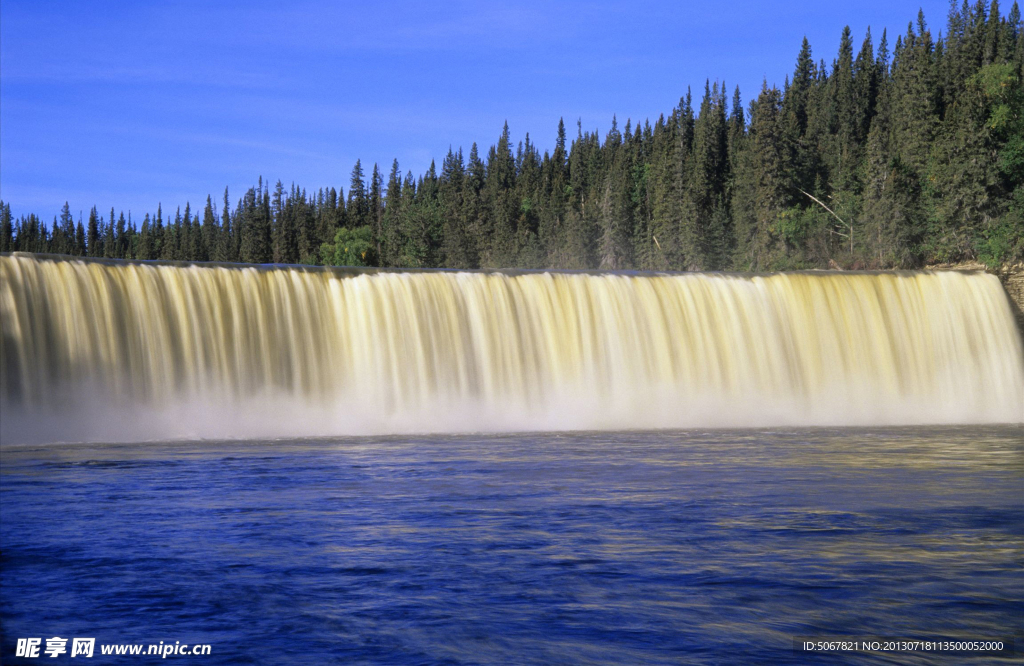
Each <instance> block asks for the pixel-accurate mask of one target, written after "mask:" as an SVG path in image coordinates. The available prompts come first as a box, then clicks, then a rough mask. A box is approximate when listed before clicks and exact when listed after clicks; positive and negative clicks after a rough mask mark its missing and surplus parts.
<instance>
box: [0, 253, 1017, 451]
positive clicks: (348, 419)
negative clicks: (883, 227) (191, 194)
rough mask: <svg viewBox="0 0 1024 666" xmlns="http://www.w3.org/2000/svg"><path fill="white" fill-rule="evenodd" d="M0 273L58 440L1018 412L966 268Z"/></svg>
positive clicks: (2, 352)
mask: <svg viewBox="0 0 1024 666" xmlns="http://www.w3.org/2000/svg"><path fill="white" fill-rule="evenodd" d="M0 276H2V284H0V317H2V339H0V340H2V341H0V345H2V348H0V356H2V359H3V377H2V387H3V388H2V394H3V399H4V401H5V403H6V404H7V405H8V406H9V407H10V408H11V409H16V410H17V411H19V412H22V413H26V414H29V413H30V414H32V416H31V418H28V419H25V421H26V422H29V423H37V422H38V421H39V418H40V417H39V414H42V413H44V412H46V411H48V410H49V411H57V412H60V413H63V414H65V415H70V414H72V413H74V412H75V411H76V410H78V409H79V407H81V409H82V410H83V413H86V412H87V413H88V415H89V417H88V418H86V417H84V416H79V417H76V420H75V423H76V425H75V426H74V427H72V428H71V429H72V432H70V433H68V434H67V435H66V436H67V437H69V438H77V437H78V435H80V436H82V437H84V438H89V437H91V436H90V435H87V434H85V433H87V432H91V431H93V430H97V429H99V430H103V428H102V427H100V426H99V425H97V424H99V423H105V424H106V426H109V427H108V428H107V429H108V430H109V429H111V428H113V429H114V430H117V428H127V429H129V430H130V429H132V428H135V430H136V432H134V433H133V434H132V435H131V436H144V435H146V433H150V434H151V436H154V437H161V436H190V435H194V436H224V435H234V436H246V435H252V434H254V433H258V434H261V435H272V436H273V435H310V434H360V433H387V432H401V431H448V430H508V429H517V430H527V429H605V428H650V427H688V426H725V425H729V426H732V425H740V426H742V425H767V424H793V425H797V424H837V425H838V424H915V423H953V422H974V423H980V422H1021V421H1024V354H1022V349H1021V341H1020V336H1019V334H1018V332H1017V330H1016V327H1015V324H1014V320H1013V317H1012V314H1011V311H1010V308H1009V304H1008V302H1007V298H1006V295H1005V293H1004V292H1003V290H1002V288H1001V286H1000V284H999V282H998V280H997V279H996V278H995V277H992V276H990V275H985V274H981V273H958V272H919V273H900V274H861V273H849V274H847V273H822V274H808V273H802V274H775V275H765V276H738V275H718V274H681V275H680V274H673V275H622V274H597V275H595V274H570V273H528V274H516V275H508V274H501V273H468V272H466V273H459V272H416V273H399V272H390V273H389V272H374V273H363V274H359V273H351V272H349V273H342V272H332V271H330V270H309V271H305V270H298V269H272V270H267V269H257V268H253V267H244V268H231V267H215V266H171V265H150V264H138V263H134V264H133V263H117V264H114V263H101V262H89V261H72V260H52V259H42V258H34V257H32V256H29V255H13V256H4V257H0ZM12 405H15V406H16V408H15V407H11V406H12ZM11 409H9V410H7V411H11ZM97 410H99V412H105V413H103V414H100V415H97V413H96V412H97ZM228 416H230V417H231V418H226V417H228ZM5 420H7V419H5ZM20 427H21V426H19V428H20ZM76 429H77V430H76ZM139 429H141V430H139ZM13 432H14V431H13V430H11V429H8V430H7V435H8V436H9V437H10V436H13V435H12V433H13ZM75 433H78V435H76V434H75ZM140 433H141V435H140ZM54 436H57V435H54ZM104 436H105V437H109V436H110V434H109V433H105V434H104ZM126 436H128V435H126Z"/></svg>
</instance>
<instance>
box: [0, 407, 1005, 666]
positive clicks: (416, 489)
mask: <svg viewBox="0 0 1024 666" xmlns="http://www.w3.org/2000/svg"><path fill="white" fill-rule="evenodd" d="M0 546H2V555H0V557H2V559H0V621H2V652H0V661H2V663H5V664H6V663H12V664H13V663H79V662H84V663H137V662H140V661H141V662H145V663H149V662H153V661H163V660H161V659H160V658H159V657H155V656H151V657H145V656H143V657H130V656H120V657H104V656H102V655H100V654H99V652H100V648H99V647H98V646H99V645H101V644H114V643H140V644H142V643H145V644H154V643H159V642H161V641H163V642H164V643H165V644H166V643H175V642H176V641H177V642H180V643H183V644H197V643H198V644H208V645H210V646H211V651H210V654H209V655H207V656H171V657H168V658H167V659H168V660H170V661H172V662H177V663H181V662H187V663H196V664H291V663H296V664H316V663H346V664H348V663H367V664H376V663H381V664H533V663H536V664H549V663H571V664H623V663H645V664H662V663H664V664H675V663H709V664H718V663H749V662H773V663H807V662H809V661H811V662H814V663H833V662H835V661H837V660H838V661H845V662H848V663H937V662H943V663H945V662H947V661H948V662H949V663H960V662H963V661H964V660H965V659H967V657H964V656H962V655H961V656H957V657H955V658H953V657H948V658H947V657H942V656H941V655H936V654H923V655H909V654H901V655H897V654H889V655H885V654H867V653H858V654H847V655H844V656H838V655H829V656H828V657H824V656H820V657H819V656H811V655H808V654H805V653H798V652H796V651H795V650H794V648H793V638H794V637H795V636H888V637H918V638H943V639H958V638H985V639H999V640H1004V641H1005V640H1014V639H1015V640H1016V641H1017V644H1018V651H1017V653H1016V654H1017V656H1016V657H1003V658H1001V659H1004V660H1005V659H1008V660H1011V661H1012V660H1014V659H1019V658H1020V655H1021V653H1022V651H1021V649H1020V648H1024V645H1022V643H1024V634H1022V630H1024V573H1022V571H1024V569H1022V565H1024V431H1022V428H1021V426H992V427H988V426H977V427H942V428H886V429H825V428H815V429H793V430H772V431H766V430H739V431H725V430H711V431H688V432H616V433H557V434H556V433H552V434H535V433H531V434H517V435H459V436H452V435H439V436H421V437H389V438H353V439H331V440H324V439H318V440H301V441H266V442H255V441H246V442H240V441H229V442H174V443H140V444H132V445H127V444H117V445H114V444H110V445H94V444H78V445H49V446H33V447H10V446H7V447H4V448H2V449H0ZM53 636H61V637H64V638H69V637H76V636H83V637H85V636H87V637H95V638H96V644H97V647H96V653H95V655H94V657H93V658H92V659H82V658H80V657H76V658H74V659H72V658H70V655H69V654H62V655H60V656H59V657H57V658H50V657H47V656H46V655H41V656H40V657H39V658H35V659H24V660H22V659H19V658H18V657H16V656H15V650H16V647H15V644H16V640H17V639H18V638H21V637H41V638H42V639H43V640H44V647H45V639H46V638H49V637H53ZM70 644H71V643H70V641H69V643H68V645H69V646H70ZM69 652H70V650H69ZM993 659H994V660H996V661H999V659H995V658H986V659H985V660H986V661H987V660H993ZM104 660H106V661H104Z"/></svg>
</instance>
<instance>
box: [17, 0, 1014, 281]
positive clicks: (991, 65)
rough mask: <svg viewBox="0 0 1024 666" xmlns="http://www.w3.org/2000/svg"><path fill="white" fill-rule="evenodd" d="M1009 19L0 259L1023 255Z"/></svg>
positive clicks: (583, 264)
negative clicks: (572, 132) (771, 82)
mask: <svg viewBox="0 0 1024 666" xmlns="http://www.w3.org/2000/svg"><path fill="white" fill-rule="evenodd" d="M1022 28H1024V25H1022V22H1021V15H1020V10H1019V8H1018V6H1017V4H1016V2H1015V3H1014V4H1013V7H1012V8H1011V10H1010V11H1009V13H1008V14H1007V15H1006V16H1005V17H1004V16H1002V14H1001V12H1000V10H999V6H998V0H993V2H991V4H989V3H987V2H985V0H979V2H977V3H976V4H975V5H973V6H968V4H967V3H966V2H965V4H964V5H963V6H962V7H961V8H959V9H953V10H952V11H951V12H950V15H949V18H948V24H947V28H946V30H945V34H944V35H940V36H939V37H937V38H936V37H933V36H932V33H931V31H930V30H929V29H928V27H927V25H926V24H925V20H924V17H923V15H921V14H919V15H918V20H917V23H916V25H915V24H911V25H909V26H908V28H907V31H906V34H903V35H901V36H899V37H898V38H897V39H896V42H895V44H894V45H893V46H892V49H891V53H890V45H889V43H888V40H887V38H886V35H885V33H883V34H882V37H881V40H880V43H879V45H878V47H877V49H876V47H875V45H874V43H873V41H872V37H871V33H870V31H869V32H868V35H867V36H866V37H865V38H864V41H863V42H862V44H861V46H860V48H859V49H856V50H855V48H854V43H853V41H852V39H851V35H850V30H849V28H846V29H845V30H843V33H842V38H841V41H840V46H839V53H838V55H837V56H836V58H835V60H834V61H833V63H832V65H831V67H827V66H826V65H825V63H824V62H823V61H822V62H818V63H815V61H814V60H813V58H812V56H811V47H810V45H809V44H808V43H807V40H806V39H805V40H804V43H803V45H802V47H801V49H800V52H799V55H798V56H797V62H796V70H795V71H794V73H793V76H792V79H790V78H788V77H787V80H786V83H785V85H784V87H783V88H782V90H779V89H777V88H775V87H771V88H769V87H767V86H765V87H763V88H762V90H761V92H760V94H759V95H758V96H757V98H756V99H755V100H754V101H753V102H751V104H750V105H749V108H748V109H746V110H744V109H743V107H742V105H741V103H740V95H739V89H738V88H737V89H736V91H735V93H734V94H733V96H732V100H731V102H730V101H729V100H728V99H727V93H726V90H725V86H724V85H722V86H719V85H718V84H717V83H715V84H711V85H708V84H705V87H704V91H703V94H702V95H701V99H700V102H699V105H698V106H697V107H696V109H695V108H694V104H693V99H692V98H691V95H690V93H689V92H688V93H687V94H686V95H685V96H684V97H683V99H682V100H681V101H680V104H679V106H678V107H677V108H676V109H674V110H673V111H672V113H671V114H669V115H668V116H667V117H665V116H662V117H660V118H658V120H657V121H656V122H655V123H654V124H653V126H652V125H651V124H650V123H647V122H645V123H644V124H643V125H641V124H639V123H638V124H637V125H636V126H633V125H632V124H631V123H630V122H628V121H627V122H626V124H625V127H624V128H623V129H621V130H620V128H619V126H618V123H617V122H616V120H615V119H613V120H612V126H611V130H610V131H609V132H608V133H607V134H606V135H605V137H604V138H603V141H602V139H601V137H600V136H599V135H598V134H597V133H596V132H587V131H583V130H582V128H581V127H579V126H577V132H576V136H575V138H574V139H572V141H571V143H570V142H569V138H568V137H567V135H566V131H565V126H564V124H563V123H562V122H559V127H558V139H557V141H556V144H555V147H554V150H552V151H551V152H547V151H545V152H544V153H543V155H542V154H541V153H540V151H539V149H538V148H537V146H535V145H534V144H533V143H532V142H531V141H530V138H529V135H526V139H525V141H523V142H521V143H519V145H518V146H513V144H512V141H511V139H510V137H509V129H508V125H507V124H506V126H505V128H504V130H503V131H502V134H501V136H500V138H499V139H498V142H497V144H496V145H494V146H492V147H491V148H490V149H489V150H488V151H487V153H486V155H481V154H480V153H479V152H478V150H477V147H476V145H475V144H474V145H473V147H472V149H471V150H470V152H469V155H468V157H467V156H465V155H464V154H463V152H462V150H461V149H460V150H459V151H457V152H455V151H451V150H449V153H448V155H447V156H446V157H445V159H444V161H443V163H442V165H441V168H440V172H438V170H437V169H436V167H435V165H434V164H433V163H432V164H431V166H430V168H429V169H428V170H427V172H426V173H425V174H423V175H422V176H419V177H414V176H413V175H412V174H411V173H405V174H404V175H403V174H402V172H401V171H400V169H399V165H398V162H397V160H396V161H395V162H394V163H393V164H392V166H391V169H390V172H389V173H388V174H384V173H382V172H381V171H380V170H379V169H378V168H377V166H376V165H374V167H373V170H372V173H371V174H370V175H369V178H367V177H366V174H365V173H364V171H363V168H362V165H361V164H360V163H359V162H356V165H355V168H354V169H353V171H352V177H351V181H350V183H349V186H348V187H349V189H348V194H347V197H346V196H345V195H344V194H343V190H341V189H338V190H335V189H334V188H328V189H321V190H319V191H317V192H315V193H309V192H307V191H306V190H305V189H302V188H299V187H296V186H294V185H293V186H291V187H290V188H288V189H285V188H284V187H283V186H282V184H281V183H280V181H278V183H277V184H276V187H274V188H273V189H271V188H270V186H269V184H265V183H264V182H263V181H262V179H260V182H259V184H258V185H257V186H255V187H253V188H251V189H250V190H249V191H248V192H246V193H245V196H243V197H242V198H241V199H240V200H238V201H237V202H236V204H235V206H234V207H233V208H232V207H231V206H230V201H229V199H228V192H227V190H225V192H224V198H223V201H222V202H221V201H218V202H217V203H214V201H213V200H212V198H211V197H208V198H207V200H206V205H205V206H204V207H203V209H202V210H199V209H196V210H192V208H191V206H190V205H188V204H186V206H185V210H184V211H181V210H180V209H179V210H178V211H176V212H175V214H174V216H173V218H172V217H171V216H169V215H168V216H166V217H165V214H164V211H163V210H162V209H161V208H160V207H158V208H157V211H156V213H155V214H147V215H145V217H144V218H143V219H142V221H141V222H139V221H138V220H133V219H131V216H130V215H129V216H128V219H126V216H125V215H124V213H119V214H116V215H115V211H114V210H111V211H110V214H109V216H104V215H102V214H100V213H98V212H97V210H96V209H95V208H94V209H93V210H92V211H91V213H90V214H89V217H88V220H87V221H84V222H83V220H81V219H79V220H78V221H77V223H76V221H75V220H74V219H73V216H72V214H71V212H70V210H69V207H68V206H67V205H66V204H65V206H64V210H63V212H62V214H61V216H60V218H59V219H55V220H54V222H53V224H52V225H46V224H43V223H42V222H41V221H40V220H39V218H38V217H36V216H35V215H28V216H26V217H22V218H21V219H19V220H17V221H14V220H12V218H11V212H10V206H9V204H0V208H2V210H0V251H5V252H6V251H28V252H53V253H61V254H71V255H88V256H97V257H116V258H132V259H170V260H188V261H229V262H230V261H242V262H252V263H267V262H276V263H308V264H316V263H328V264H337V265H376V266H394V267H430V266H436V267H448V268H476V267H523V268H543V267H550V268H606V269H630V268H636V269H653V270H714V269H740V270H748V269H752V270H766V269H788V268H809V267H827V266H833V265H837V264H838V265H841V266H846V267H879V268H888V267H914V266H920V265H923V264H926V263H931V262H937V261H942V262H945V261H963V260H971V259H979V260H982V261H985V262H987V263H989V264H997V263H1000V262H1007V261H1017V260H1021V259H1024V85H1022V73H1024V36H1022Z"/></svg>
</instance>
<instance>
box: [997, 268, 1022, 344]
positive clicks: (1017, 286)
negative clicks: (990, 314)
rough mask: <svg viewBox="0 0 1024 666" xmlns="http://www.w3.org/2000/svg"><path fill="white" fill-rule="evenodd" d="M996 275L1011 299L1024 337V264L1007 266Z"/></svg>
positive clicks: (1018, 325)
mask: <svg viewBox="0 0 1024 666" xmlns="http://www.w3.org/2000/svg"><path fill="white" fill-rule="evenodd" d="M995 273H996V275H998V276H999V280H1000V281H1001V282H1002V283H1003V288H1004V289H1006V294H1007V295H1008V296H1009V297H1010V303H1011V305H1012V307H1013V313H1014V315H1016V316H1017V327H1018V328H1019V329H1020V331H1021V334H1022V335H1024V264H1018V265H1016V266H1007V267H1004V268H1002V269H1000V270H997V271H995Z"/></svg>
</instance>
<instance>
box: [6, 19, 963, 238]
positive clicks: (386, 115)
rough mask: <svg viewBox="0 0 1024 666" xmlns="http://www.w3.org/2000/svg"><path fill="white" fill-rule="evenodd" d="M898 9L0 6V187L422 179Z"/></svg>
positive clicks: (770, 77)
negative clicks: (398, 171)
mask: <svg viewBox="0 0 1024 666" xmlns="http://www.w3.org/2000/svg"><path fill="white" fill-rule="evenodd" d="M919 8H923V9H924V12H925V16H926V18H927V19H928V23H929V26H930V27H931V28H932V30H933V32H936V33H937V32H938V31H939V30H941V29H942V28H943V26H944V25H945V17H946V12H947V8H948V5H947V3H946V2H944V1H929V2H924V3H906V2H898V1H897V2H892V1H889V2H884V1H883V2H879V1H872V2H857V1H854V0H851V1H848V2H842V3H832V2H821V1H820V0H813V1H805V0H799V1H797V2H779V3H767V2H751V1H748V0H741V1H734V2H728V3H726V2H722V3H707V2H700V3H679V2H675V3H673V2H643V1H633V2H565V3H558V4H557V5H556V4H552V3H544V2H525V3H514V4H513V3H509V2H465V3H429V2H404V1H403V2H388V3H374V2H360V3H343V2H339V3H326V2H308V1H305V0H297V1H293V2H273V3H271V2H259V1H249V2H221V3H213V2H173V3H171V2H137V1H134V2H103V1H95V2H62V1H46V0H3V2H2V3H0V197H2V198H3V200H4V201H6V202H8V203H10V204H11V207H12V210H13V212H14V214H15V216H18V215H21V214H25V213H29V212H35V213H38V214H40V215H42V216H43V217H44V219H47V220H49V219H51V218H52V217H53V216H54V215H55V214H56V213H57V212H58V211H59V210H60V207H61V206H62V205H63V204H64V201H68V202H69V203H70V205H71V209H72V211H74V213H75V215H76V216H77V215H78V212H79V211H85V213H86V214H88V210H89V208H91V207H92V206H93V205H96V206H98V207H99V209H100V211H101V212H107V211H109V210H110V208H111V206H113V207H116V208H117V209H118V210H122V209H123V210H125V211H126V212H127V211H128V210H131V212H132V215H133V217H134V218H137V219H141V217H142V215H143V214H144V213H145V212H149V211H154V210H155V209H156V206H157V203H158V202H160V203H162V204H163V207H164V209H165V210H166V209H172V210H173V209H174V208H175V207H177V206H179V205H180V206H184V204H185V202H186V201H191V202H192V204H193V207H194V206H195V205H196V204H197V203H201V202H205V200H206V195H207V194H212V195H213V196H214V199H215V200H217V199H219V198H220V197H221V196H222V194H223V191H224V187H225V186H228V187H230V188H231V198H232V201H233V202H234V201H235V200H236V199H237V197H238V196H240V195H241V194H242V192H243V190H244V189H246V188H248V187H249V186H250V185H252V184H255V182H256V179H257V178H258V177H259V176H261V175H262V176H263V177H264V179H269V180H270V181H271V182H275V181H277V180H278V179H280V180H282V181H283V182H284V183H285V185H286V186H287V185H289V184H290V183H292V182H295V183H297V184H299V185H301V186H303V187H306V188H307V190H315V189H317V188H319V187H325V186H335V187H337V186H344V187H345V189H346V191H347V189H348V181H349V174H350V172H351V170H352V166H353V164H354V163H355V160H356V158H361V159H362V161H363V164H364V166H365V167H366V171H367V175H369V171H370V169H372V165H373V163H374V162H377V163H378V164H380V166H381V169H382V170H383V171H385V172H387V171H388V170H389V169H390V166H391V161H392V159H394V158H398V160H399V163H400V165H401V167H402V169H403V171H405V170H412V172H413V173H414V174H420V173H422V172H423V171H424V170H425V169H426V168H427V167H428V166H429V164H430V160H431V158H435V159H437V160H438V163H440V161H441V159H442V158H443V157H444V154H445V153H446V152H447V150H448V147H449V145H451V146H452V147H454V148H458V147H459V146H462V147H464V149H465V150H466V152H467V153H468V151H469V147H470V145H471V144H472V143H473V142H474V141H476V142H477V143H478V144H480V146H481V149H482V150H486V147H488V146H490V145H491V144H492V143H494V142H495V141H496V140H497V137H498V135H499V134H500V132H501V127H502V124H503V123H504V122H505V121H506V120H507V121H508V123H509V126H510V128H511V131H512V135H513V138H514V139H515V140H517V141H518V140H520V139H522V138H523V136H524V134H525V133H526V132H529V133H530V136H531V138H532V139H533V141H534V142H535V143H537V144H538V145H539V147H540V148H541V149H542V150H544V149H549V148H551V147H552V146H553V145H554V140H555V133H556V129H557V126H558V119H559V118H560V117H564V118H565V121H566V125H567V127H568V128H569V130H570V133H571V134H574V133H575V131H576V129H575V125H576V120H577V119H580V120H581V121H582V123H583V126H584V128H587V129H592V130H593V129H597V130H599V131H601V132H602V134H603V133H604V132H606V131H607V129H608V127H609V125H610V123H611V118H612V115H613V114H617V116H618V119H619V122H620V124H624V123H625V121H626V119H627V118H632V119H633V120H634V122H635V121H636V119H645V118H651V119H652V120H653V119H655V118H657V116H658V115H659V114H660V113H668V112H669V111H670V110H671V109H672V107H674V106H675V105H676V104H677V103H678V102H679V98H680V96H681V95H683V94H685V92H686V88H687V86H691V87H692V88H693V90H694V94H695V95H697V94H699V93H700V91H702V90H703V85H704V81H705V79H707V78H710V79H711V80H712V81H715V80H720V81H721V80H724V81H725V82H726V83H727V85H728V86H729V90H730V91H731V90H732V88H733V86H734V85H736V84H739V86H740V88H741V92H742V95H743V101H744V105H745V104H746V103H747V102H748V101H749V100H750V98H751V96H752V95H753V94H754V93H755V92H756V91H757V90H759V89H760V86H761V82H762V80H765V79H767V81H768V82H769V84H772V83H775V84H778V85H781V84H782V82H783V79H784V77H785V76H786V75H787V74H788V73H790V72H791V71H792V69H793V65H794V63H795V60H796V54H797V51H798V49H799V46H800V40H801V38H802V37H803V36H805V35H806V36H807V38H808V39H809V40H810V42H811V46H812V48H813V50H814V57H815V59H816V60H819V59H824V60H825V61H826V62H827V63H829V64H831V62H832V60H833V58H834V57H835V53H836V49H837V48H838V44H839V35H840V33H841V31H842V28H843V26H844V25H849V26H850V28H851V29H852V31H853V35H854V42H855V47H859V45H860V42H861V40H862V39H863V37H864V33H865V31H866V29H867V28H868V26H869V25H870V26H871V28H872V32H873V35H874V37H875V44H876V46H877V42H878V38H879V37H880V36H881V33H882V28H883V27H885V28H888V29H889V36H890V44H891V43H893V42H895V35H896V34H899V33H902V32H905V30H906V26H907V23H908V22H909V21H911V20H913V19H915V18H916V16H917V11H918V9H919Z"/></svg>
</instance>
